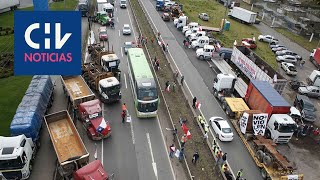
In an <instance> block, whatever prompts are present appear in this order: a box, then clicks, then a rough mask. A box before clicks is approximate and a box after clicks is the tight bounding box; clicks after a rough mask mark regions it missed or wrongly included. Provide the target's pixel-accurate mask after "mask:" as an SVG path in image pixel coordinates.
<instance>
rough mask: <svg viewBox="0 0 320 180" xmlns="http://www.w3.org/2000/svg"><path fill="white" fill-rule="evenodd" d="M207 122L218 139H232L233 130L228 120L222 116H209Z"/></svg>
mask: <svg viewBox="0 0 320 180" xmlns="http://www.w3.org/2000/svg"><path fill="white" fill-rule="evenodd" d="M209 123H210V125H211V127H212V129H213V130H214V132H215V133H216V134H217V135H218V138H219V140H220V141H232V140H233V132H232V129H231V128H230V126H229V124H228V122H227V121H226V120H224V119H223V118H222V117H211V118H210V120H209Z"/></svg>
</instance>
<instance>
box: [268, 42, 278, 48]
mask: <svg viewBox="0 0 320 180" xmlns="http://www.w3.org/2000/svg"><path fill="white" fill-rule="evenodd" d="M277 44H279V42H275V41H273V42H270V43H269V46H274V45H277ZM270 48H271V47H270Z"/></svg>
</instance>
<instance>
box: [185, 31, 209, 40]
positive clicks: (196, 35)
mask: <svg viewBox="0 0 320 180" xmlns="http://www.w3.org/2000/svg"><path fill="white" fill-rule="evenodd" d="M205 35H206V32H205V31H197V32H196V33H192V34H190V36H189V41H195V40H197V39H198V38H199V37H201V36H205Z"/></svg>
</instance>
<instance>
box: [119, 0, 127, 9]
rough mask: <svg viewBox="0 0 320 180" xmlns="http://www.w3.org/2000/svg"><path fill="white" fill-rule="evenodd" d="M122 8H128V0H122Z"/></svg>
mask: <svg viewBox="0 0 320 180" xmlns="http://www.w3.org/2000/svg"><path fill="white" fill-rule="evenodd" d="M120 8H127V0H120Z"/></svg>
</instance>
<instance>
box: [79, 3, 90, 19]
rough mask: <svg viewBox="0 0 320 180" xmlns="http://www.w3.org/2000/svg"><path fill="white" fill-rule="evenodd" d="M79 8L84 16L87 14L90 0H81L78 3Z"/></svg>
mask: <svg viewBox="0 0 320 180" xmlns="http://www.w3.org/2000/svg"><path fill="white" fill-rule="evenodd" d="M78 9H79V11H80V12H81V15H82V16H87V14H88V1H87V0H80V1H79V3H78Z"/></svg>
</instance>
